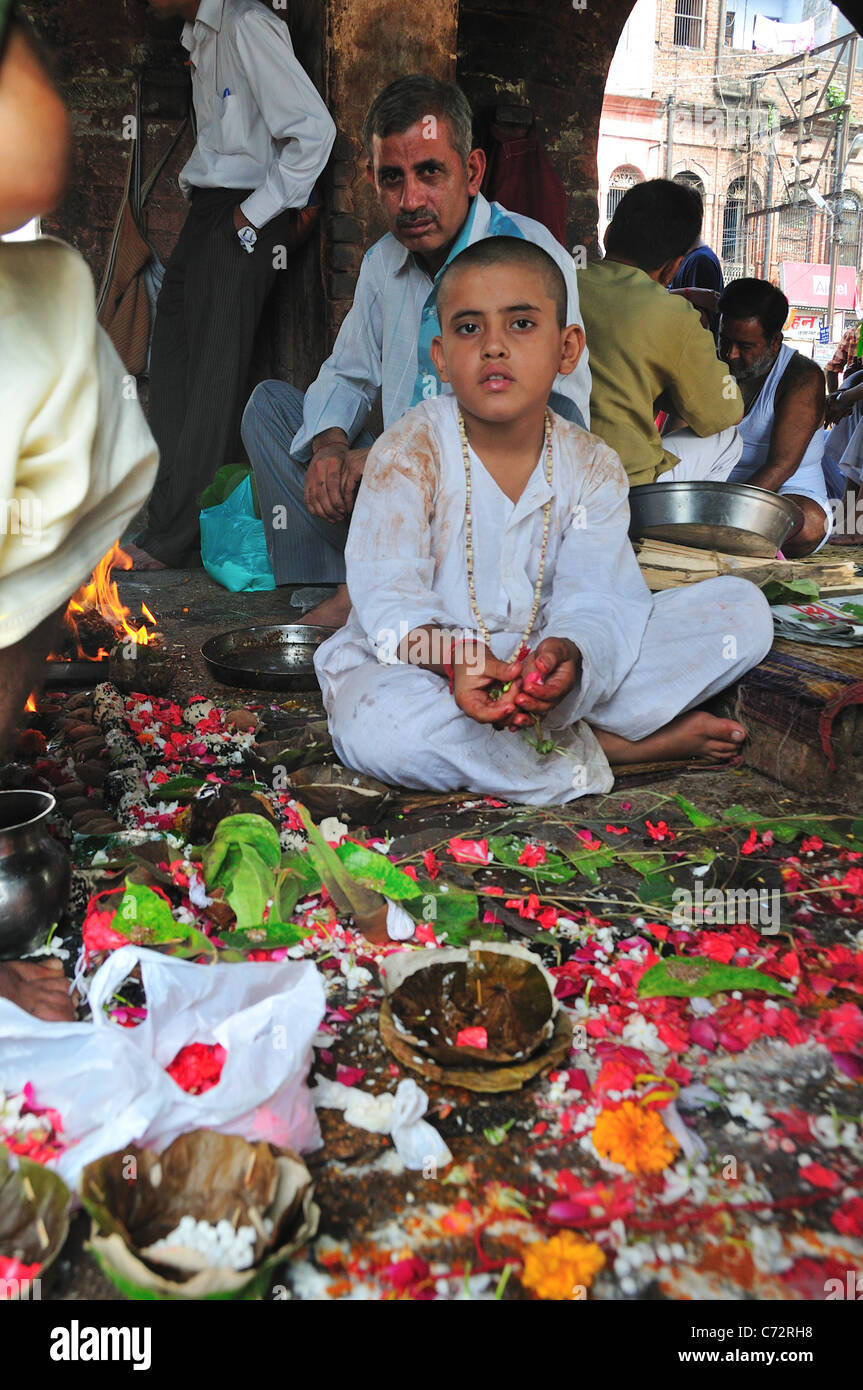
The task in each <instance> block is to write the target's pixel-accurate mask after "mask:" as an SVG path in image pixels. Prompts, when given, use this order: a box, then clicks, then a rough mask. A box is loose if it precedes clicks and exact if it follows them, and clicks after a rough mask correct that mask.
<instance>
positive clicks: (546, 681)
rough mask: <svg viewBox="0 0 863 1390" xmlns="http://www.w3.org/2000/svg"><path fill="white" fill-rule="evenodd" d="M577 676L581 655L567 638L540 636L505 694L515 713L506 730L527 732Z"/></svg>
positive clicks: (574, 683) (556, 703)
mask: <svg viewBox="0 0 863 1390" xmlns="http://www.w3.org/2000/svg"><path fill="white" fill-rule="evenodd" d="M580 675H581V652H580V651H579V650H578V647H577V646H576V645H575V643H574V642H571V641H570V640H569V638H568V637H544V638H543V640H542V641H541V642H540V644H539V646H538V647H537V649H536V651H535V652H530V653H528V655H527V656H526V657H525V660H524V662H523V670H522V673H521V679H520V680H519V681H518V683H517V685H515V686H513V688H512V689H511V690H510V691H509V692H508V694H509V695H510V696H512V697H514V703H515V712H514V713H513V715H512V718H511V719H510V720H509V722H508V724H507V728H509V729H527V728H530V727H531V726H532V725H533V724H534V722H535V716H537V715H538V716H539V718H540V719H542V718H544V716H545V715H547V714H548V713H549V711H550V710H552V709H554V707H555V705H558V704H560V701H561V700H562V699H563V698H564V696H565V695H568V694H569V692H570V691H571V690H574V689H575V685H576V682H577V681H578V679H579V677H580Z"/></svg>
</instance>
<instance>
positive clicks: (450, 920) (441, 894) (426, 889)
mask: <svg viewBox="0 0 863 1390" xmlns="http://www.w3.org/2000/svg"><path fill="white" fill-rule="evenodd" d="M418 889H419V892H420V896H418V897H414V898H406V899H403V901H402V907H403V908H404V909H405V911H406V912H407V913H409V915H410V916H411V917H413V919H414V921H415V922H428V923H429V925H430V926H431V927H432V928H433V929H434V934H435V936H436V937H437V938H438V939H440V938H441V936H442V935H443V934H444V932H445V933H446V940H447V945H448V946H463V945H464V944H465V943H466V942H468V941H473V940H477V941H505V940H506V934H505V932H503V931H502V930H501V928H500V927H495V926H481V925H480V922H479V899H478V897H477V895H476V893H472V892H470V891H469V890H468V889H466V888H459V887H457V886H456V885H455V884H454V883H446V882H441V880H440V879H436V880H435V882H434V883H431V882H429V883H422V884H419V885H417V884H414V892H415V893H416V892H417V891H418Z"/></svg>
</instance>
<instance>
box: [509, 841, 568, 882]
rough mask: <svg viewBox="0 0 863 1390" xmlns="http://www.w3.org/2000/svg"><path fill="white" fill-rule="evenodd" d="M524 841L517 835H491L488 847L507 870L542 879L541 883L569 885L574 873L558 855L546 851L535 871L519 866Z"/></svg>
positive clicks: (523, 865) (522, 865)
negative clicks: (542, 860) (516, 870)
mask: <svg viewBox="0 0 863 1390" xmlns="http://www.w3.org/2000/svg"><path fill="white" fill-rule="evenodd" d="M525 844H526V841H525V840H522V839H519V837H518V836H517V835H493V836H491V837H490V838H489V842H488V847H489V849H490V850H491V852H492V854H493V855H494V857H495V859H496V860H497V862H498V863H499V864H505V865H506V866H507V868H510V869H518V871H519V873H521V874H530V875H532V876H533V877H535V878H536V879H540V878H541V879H542V881H543V883H569V881H570V879H572V878H574V877H575V871H574V869H572V868H571V867H570V866H569V864H568V863H567V862H566V860H565V859H564V858H563V856H562V855H560V854H554V853H552V852H551V851H550V850H546V856H545V860H544V862H543V863H542V864H537V866H536V868H535V869H530V868H528V867H527V866H526V865H525V864H519V862H518V857H519V855H520V854H521V853H522V851H523V850H524V846H525Z"/></svg>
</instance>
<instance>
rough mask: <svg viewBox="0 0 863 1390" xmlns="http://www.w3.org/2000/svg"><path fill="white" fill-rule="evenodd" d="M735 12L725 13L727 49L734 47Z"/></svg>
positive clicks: (727, 11) (728, 11)
mask: <svg viewBox="0 0 863 1390" xmlns="http://www.w3.org/2000/svg"><path fill="white" fill-rule="evenodd" d="M734 20H735V13H734V10H726V11H725V47H726V48H733V47H734Z"/></svg>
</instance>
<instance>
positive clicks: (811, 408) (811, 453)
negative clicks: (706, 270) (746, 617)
mask: <svg viewBox="0 0 863 1390" xmlns="http://www.w3.org/2000/svg"><path fill="white" fill-rule="evenodd" d="M719 313H720V315H721V318H720V323H719V355H720V357H722V358H723V359H724V361H725V362H727V363H728V370H729V371H730V372H731V373H732V375H733V376H734V378H735V380H736V382H737V385H738V386H739V387H740V391H741V394H742V396H743V404H744V407H745V412H746V413H745V414H744V416H743V419H742V420H741V421H740V424H739V425H738V426H737V429H738V432H739V434H740V435H741V437H742V439H743V454H742V456H741V459H740V462H739V463H738V464H737V466H736V467H735V469H734V471H733V472H732V473H731V474H730V476H729V478H728V479H727V481H728V482H729V483H749V484H750V485H751V486H752V487H763V488H766V489H767V491H768V492H776V493H779V494H780V496H782V497H788V498H789V499H790V500H791V501H792V502H794V503H795V504H796V505H797V507H798V508H799V509H800V512H801V514H802V515H801V520H800V522H799V524H798V526H797V528H796V530H795V531H792V533H791V535H790V536H789V537H788V538H787V540H786V541H785V543H784V544H783V547H782V550H783V554H785V555H786V556H788V557H789V558H793V559H798V558H799V557H800V556H802V555H811V554H812V552H813V551H815V550H818V549H820V547H821V546H822V545H824V543H825V541H826V540H827V537H828V536H829V534H830V530H831V526H832V513H831V509H830V503H829V501H828V498H827V486H826V483H825V481H824V471H823V468H822V465H821V456H822V453H823V450H824V437H823V431H822V429H821V425H822V423H823V420H824V403H825V399H826V392H825V385H824V373H823V372H822V370H821V368H820V367H819V366H818V364H817V362H813V361H812V360H811V358H809V357H804V356H803V355H802V353H799V352H795V351H794V349H793V348H790V347H788V346H787V345H786V344H785V343H783V341H782V325H783V324H784V323H785V321H786V319H787V317H788V300H787V299H786V298H785V295H784V294H783V293H782V291H781V290H778V289H777V288H776V286H775V285H771V284H770V283H769V282H768V281H767V280H751V279H745V280H732V282H731V284H730V285H728V286H727V287H726V289H725V290H724V291H723V293H722V295H721V297H720V299H719Z"/></svg>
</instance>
